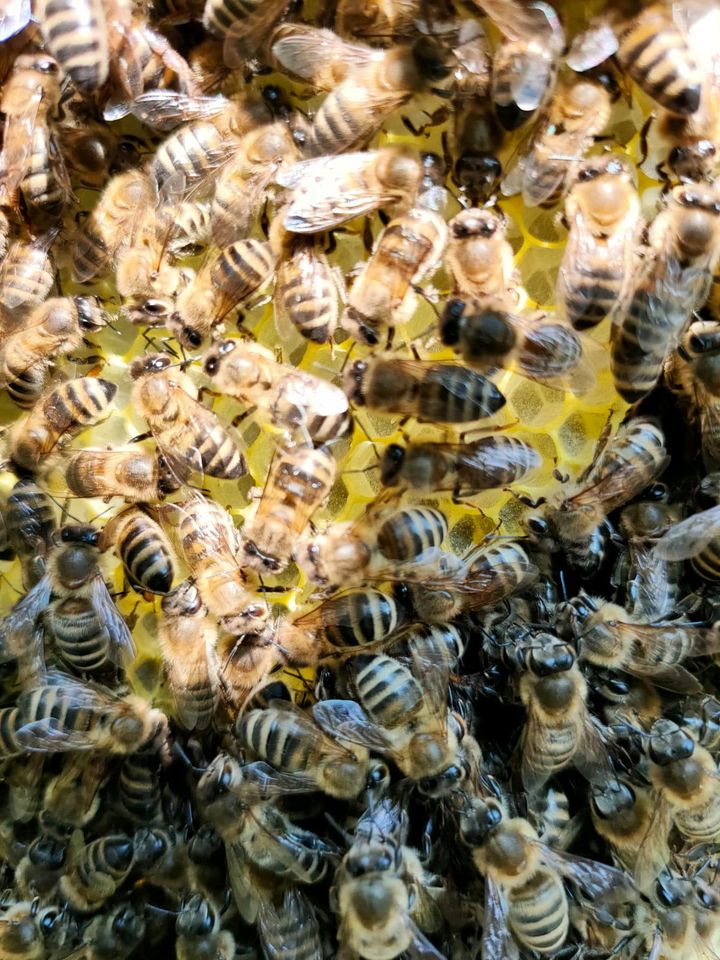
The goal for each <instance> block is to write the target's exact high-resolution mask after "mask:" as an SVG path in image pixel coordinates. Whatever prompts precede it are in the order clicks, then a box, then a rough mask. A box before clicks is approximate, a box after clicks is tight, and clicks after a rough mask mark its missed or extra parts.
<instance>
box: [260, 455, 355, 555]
mask: <svg viewBox="0 0 720 960" xmlns="http://www.w3.org/2000/svg"><path fill="white" fill-rule="evenodd" d="M336 471H337V465H336V463H335V458H334V457H333V455H332V454H331V453H330V452H329V451H328V449H327V448H326V447H319V448H317V449H314V448H313V447H311V446H301V447H293V448H290V449H287V450H284V451H282V452H280V453H277V454H276V455H275V457H274V458H273V460H272V462H271V464H270V468H269V471H268V476H267V480H266V482H265V488H264V490H263V492H262V495H261V497H260V500H259V501H258V505H257V511H256V513H255V515H254V516H253V517H252V519H250V520H248V521H246V523H245V526H244V527H243V537H242V541H243V542H242V557H243V561H244V563H245V565H246V566H248V567H250V569H253V570H257V571H258V572H264V573H279V572H280V571H282V570H284V569H285V567H286V566H287V564H288V563H289V562H290V560H291V558H292V557H293V555H294V553H295V549H296V543H297V540H298V539H299V537H300V536H301V535H302V534H303V533H304V532H305V528H306V527H307V525H308V524H309V523H310V520H311V519H312V515H313V514H314V513H315V511H316V510H318V509H319V508H320V507H321V506H322V505H323V503H324V502H325V500H326V498H327V496H328V494H329V493H330V490H331V488H332V485H333V483H334V482H335V474H336Z"/></svg>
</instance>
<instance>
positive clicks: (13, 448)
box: [9, 377, 117, 473]
mask: <svg viewBox="0 0 720 960" xmlns="http://www.w3.org/2000/svg"><path fill="white" fill-rule="evenodd" d="M116 393H117V386H116V385H115V384H114V383H110V381H109V380H101V379H99V378H97V377H79V378H78V379H77V380H69V381H67V382H66V383H61V384H60V386H58V387H57V388H56V389H55V390H51V391H50V392H49V393H46V394H44V395H43V396H42V397H40V398H39V399H38V401H37V402H36V404H35V406H34V407H33V408H32V410H31V411H30V413H29V414H28V416H27V417H23V418H22V419H21V420H18V421H17V422H16V423H15V424H14V425H13V427H12V428H11V430H10V439H9V451H10V458H11V460H12V461H13V463H15V464H17V466H18V467H19V468H20V469H21V470H25V471H28V472H29V473H35V472H37V471H38V470H39V469H41V468H44V467H47V466H48V464H49V461H50V460H51V458H52V455H53V454H54V453H55V452H57V451H58V450H59V449H60V447H62V446H63V445H64V444H66V443H69V442H70V440H71V439H72V438H73V436H75V435H76V434H78V433H80V432H81V431H82V430H83V429H84V428H85V427H89V426H91V425H92V424H95V423H98V422H99V421H100V420H103V419H104V418H105V417H107V416H108V415H109V413H110V404H111V403H112V400H113V397H114V396H115V394H116Z"/></svg>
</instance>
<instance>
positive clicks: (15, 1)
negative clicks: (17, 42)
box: [0, 0, 32, 43]
mask: <svg viewBox="0 0 720 960" xmlns="http://www.w3.org/2000/svg"><path fill="white" fill-rule="evenodd" d="M31 14H32V8H31V6H30V0H6V3H5V9H4V10H2V11H0V43H2V41H4V40H9V39H10V37H14V36H15V34H16V33H20V31H21V30H24V29H25V27H26V26H27V25H28V23H30V17H31Z"/></svg>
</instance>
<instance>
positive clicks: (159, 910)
mask: <svg viewBox="0 0 720 960" xmlns="http://www.w3.org/2000/svg"><path fill="white" fill-rule="evenodd" d="M143 909H144V910H149V911H150V913H156V914H158V916H161V917H177V916H178V913H179V911H177V910H168V909H167V908H166V907H158V906H156V904H154V903H144V904H143Z"/></svg>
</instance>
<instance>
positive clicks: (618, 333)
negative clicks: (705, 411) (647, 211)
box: [610, 184, 720, 403]
mask: <svg viewBox="0 0 720 960" xmlns="http://www.w3.org/2000/svg"><path fill="white" fill-rule="evenodd" d="M648 245H649V250H648V253H647V254H646V258H645V260H644V262H643V265H642V267H641V268H640V269H639V270H638V271H637V272H636V274H635V275H634V277H633V282H632V283H631V284H630V290H629V292H628V295H627V296H626V297H625V299H624V301H623V302H622V303H620V304H619V305H618V306H617V307H616V309H615V311H614V313H613V333H612V338H611V350H610V369H611V370H612V374H613V380H614V382H615V389H616V390H617V391H618V393H619V394H620V396H621V397H623V399H625V400H627V401H628V402H630V403H632V402H635V401H637V400H640V399H642V397H644V396H645V395H646V394H647V393H649V392H650V391H651V390H652V389H653V387H654V386H655V384H656V383H657V381H658V379H659V377H660V375H661V373H662V370H663V365H664V363H665V360H666V358H667V356H668V354H669V353H670V351H671V350H672V349H673V347H674V346H675V344H676V342H677V341H678V340H679V338H680V336H681V335H682V333H683V332H684V330H685V328H686V327H687V325H688V324H689V322H690V319H691V316H692V312H693V311H694V310H697V309H699V308H700V307H701V306H702V305H703V303H704V302H705V300H706V299H707V295H708V292H709V290H710V284H711V277H712V274H713V272H714V270H715V267H716V265H717V263H718V260H719V259H720V202H719V199H718V193H717V190H716V189H715V187H713V186H711V185H705V184H687V185H685V184H683V185H680V186H677V187H675V188H674V189H673V190H672V193H670V195H669V197H668V198H667V201H666V206H665V208H664V209H663V210H662V211H661V212H660V213H659V214H658V215H657V217H656V218H655V219H654V220H653V222H652V224H651V226H650V230H649V234H648Z"/></svg>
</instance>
